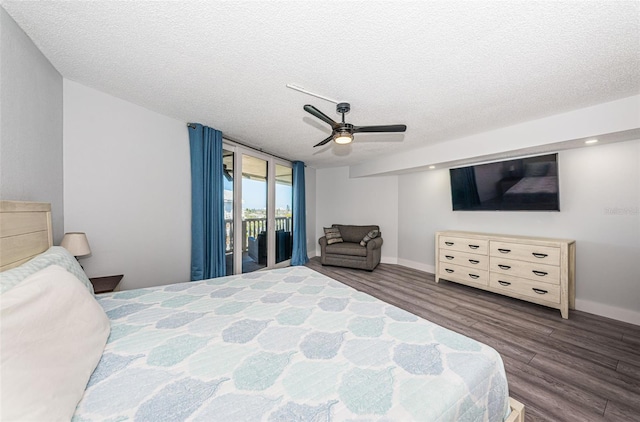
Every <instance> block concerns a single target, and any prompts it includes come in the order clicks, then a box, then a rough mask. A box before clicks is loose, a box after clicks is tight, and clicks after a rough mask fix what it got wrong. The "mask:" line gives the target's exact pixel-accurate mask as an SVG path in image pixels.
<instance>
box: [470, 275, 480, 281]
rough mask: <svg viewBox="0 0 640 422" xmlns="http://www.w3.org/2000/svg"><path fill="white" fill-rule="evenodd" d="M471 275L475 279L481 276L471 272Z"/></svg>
mask: <svg viewBox="0 0 640 422" xmlns="http://www.w3.org/2000/svg"><path fill="white" fill-rule="evenodd" d="M469 277H471V278H472V279H474V280H475V279H476V278H480V276H479V275H476V274H469Z"/></svg>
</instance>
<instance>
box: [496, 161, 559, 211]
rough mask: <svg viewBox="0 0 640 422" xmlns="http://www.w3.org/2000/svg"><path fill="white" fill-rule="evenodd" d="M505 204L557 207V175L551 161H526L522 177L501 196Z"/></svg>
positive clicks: (546, 207) (544, 207)
mask: <svg viewBox="0 0 640 422" xmlns="http://www.w3.org/2000/svg"><path fill="white" fill-rule="evenodd" d="M502 201H503V203H504V205H505V206H509V205H514V206H521V205H522V204H528V205H535V206H537V207H539V208H541V209H557V207H558V175H557V174H556V167H555V165H554V163H552V162H534V163H526V164H525V166H524V177H522V178H521V179H520V180H519V181H518V182H517V183H516V184H514V185H513V186H511V187H510V188H509V189H508V190H507V191H506V192H505V193H504V195H503V196H502Z"/></svg>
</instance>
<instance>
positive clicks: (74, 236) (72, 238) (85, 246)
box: [60, 232, 91, 259]
mask: <svg viewBox="0 0 640 422" xmlns="http://www.w3.org/2000/svg"><path fill="white" fill-rule="evenodd" d="M60 246H62V247H63V248H65V249H66V250H68V251H69V252H71V255H73V256H75V257H76V259H78V257H81V256H87V255H89V254H90V253H91V248H90V247H89V241H88V240H87V235H86V234H84V233H82V232H70V233H65V234H64V238H62V242H61V243H60Z"/></svg>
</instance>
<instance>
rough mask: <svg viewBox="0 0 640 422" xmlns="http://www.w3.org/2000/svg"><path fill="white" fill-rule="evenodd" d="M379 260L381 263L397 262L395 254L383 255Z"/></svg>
mask: <svg viewBox="0 0 640 422" xmlns="http://www.w3.org/2000/svg"><path fill="white" fill-rule="evenodd" d="M380 262H382V263H383V264H397V263H398V258H396V257H395V256H383V257H381V258H380Z"/></svg>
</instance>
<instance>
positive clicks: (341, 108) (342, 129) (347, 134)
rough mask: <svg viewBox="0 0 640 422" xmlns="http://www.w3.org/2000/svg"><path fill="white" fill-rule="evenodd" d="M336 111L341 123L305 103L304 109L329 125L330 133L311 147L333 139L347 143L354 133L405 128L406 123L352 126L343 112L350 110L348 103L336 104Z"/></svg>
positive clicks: (340, 142)
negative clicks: (345, 119)
mask: <svg viewBox="0 0 640 422" xmlns="http://www.w3.org/2000/svg"><path fill="white" fill-rule="evenodd" d="M336 110H337V112H338V113H342V123H338V122H336V121H334V120H333V119H332V118H331V117H329V116H327V115H326V114H324V113H323V112H321V111H320V110H318V109H317V108H315V107H314V106H312V105H309V104H307V105H305V106H304V111H306V112H307V113H310V114H313V115H314V116H315V117H317V118H318V119H320V120H322V121H324V122H326V123H328V124H329V125H330V126H331V129H332V133H331V136H329V137H328V138H327V139H325V140H324V141H322V142H320V143H318V144H316V145H314V146H313V147H314V148H315V147H319V146H322V145H324V144H326V143H327V142H329V141H331V140H334V141H335V142H336V144H348V143H350V142H351V141H353V134H354V133H372V132H404V131H405V130H407V126H406V125H384V126H354V125H352V124H351V123H345V121H344V114H345V113H348V112H349V110H351V105H350V104H349V103H339V104H338V105H337V106H336Z"/></svg>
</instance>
